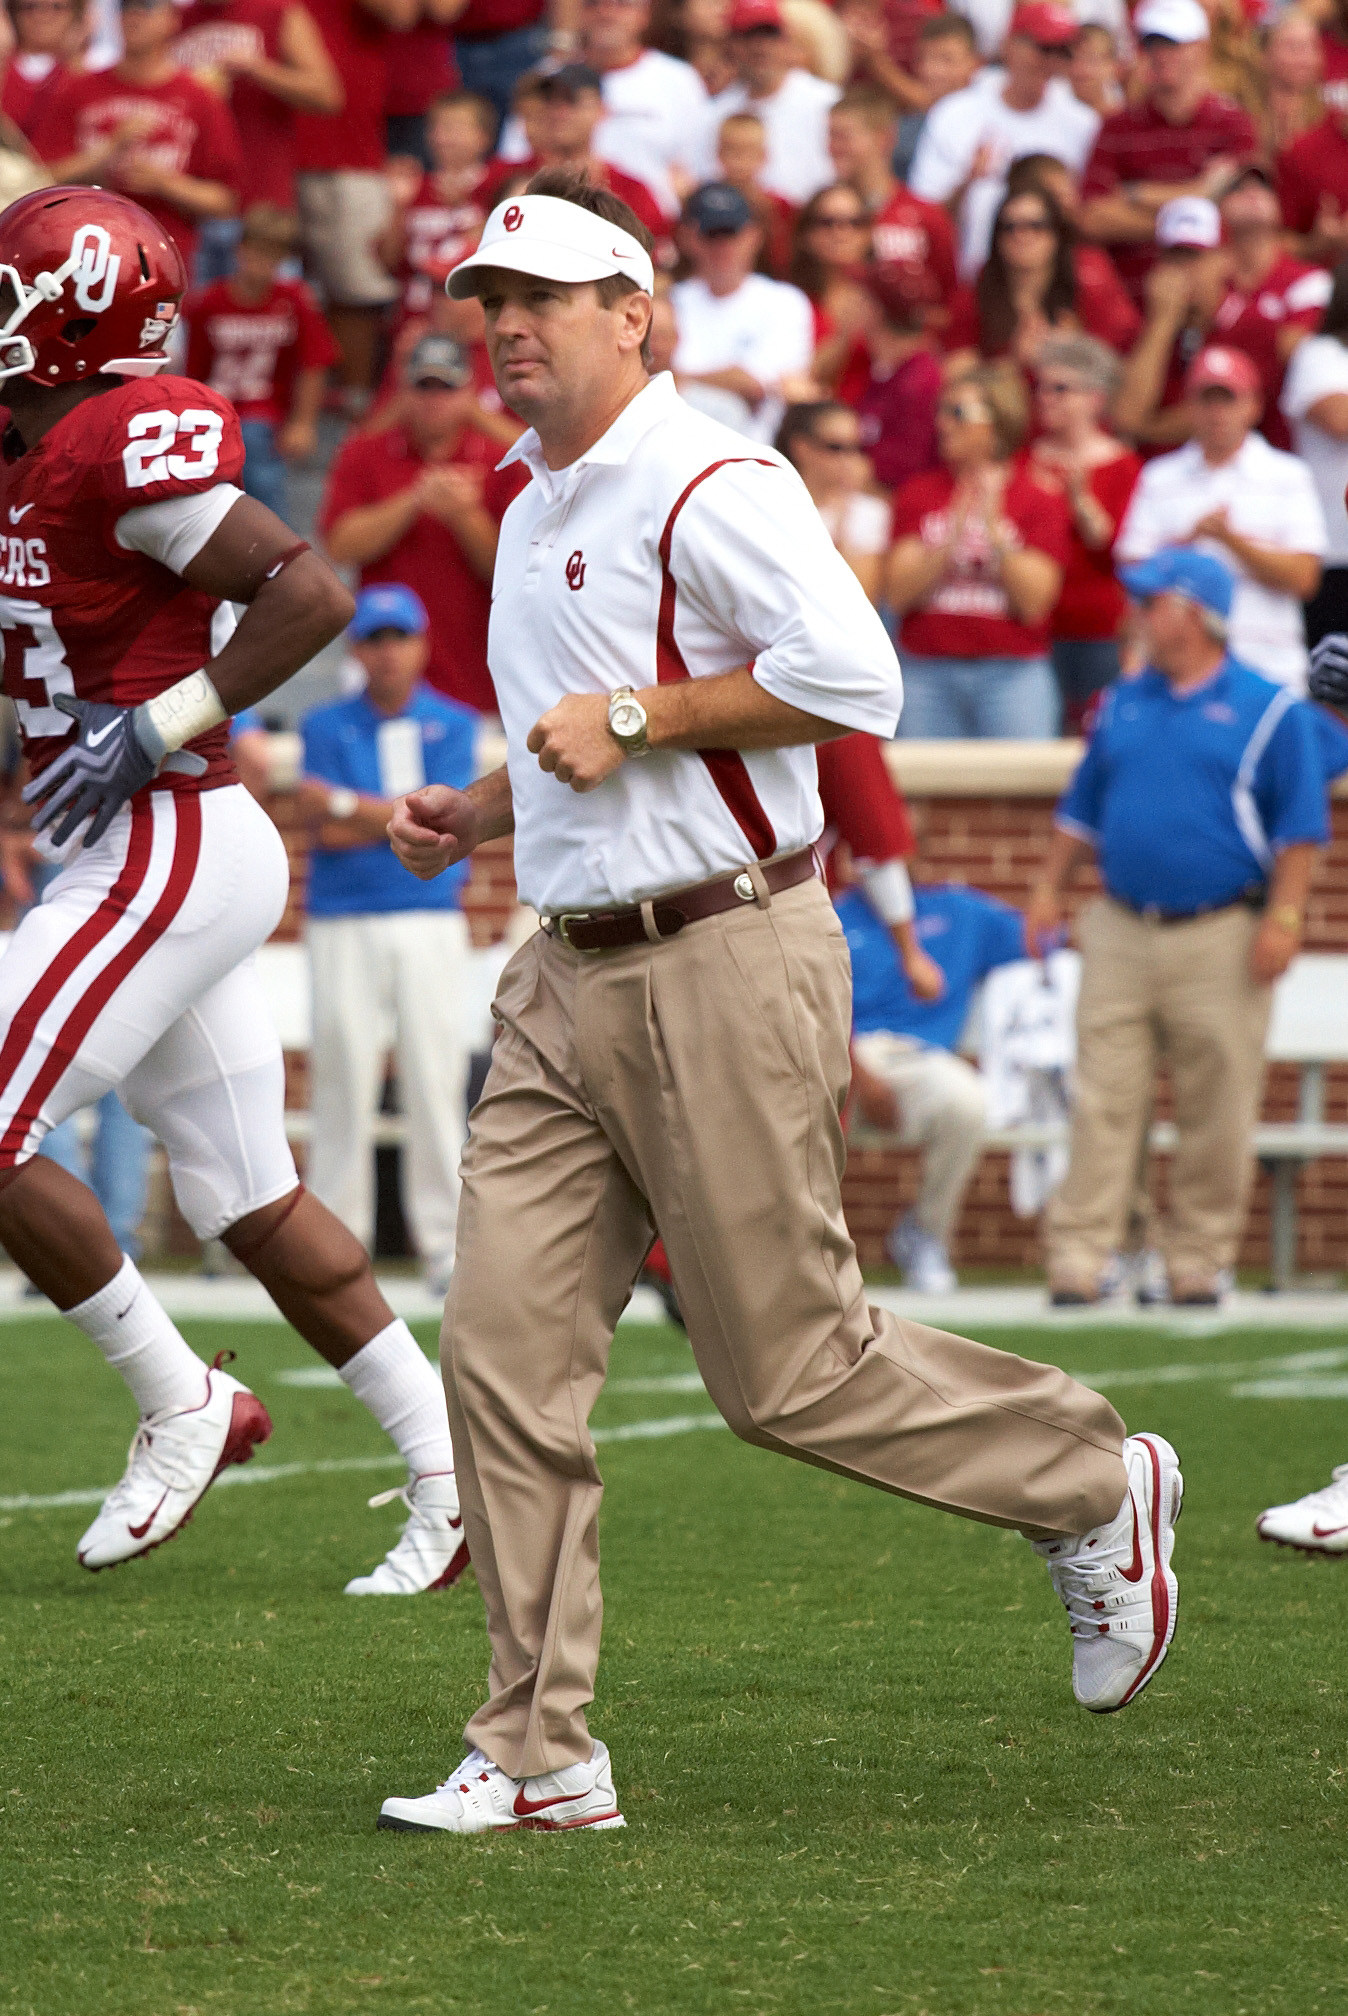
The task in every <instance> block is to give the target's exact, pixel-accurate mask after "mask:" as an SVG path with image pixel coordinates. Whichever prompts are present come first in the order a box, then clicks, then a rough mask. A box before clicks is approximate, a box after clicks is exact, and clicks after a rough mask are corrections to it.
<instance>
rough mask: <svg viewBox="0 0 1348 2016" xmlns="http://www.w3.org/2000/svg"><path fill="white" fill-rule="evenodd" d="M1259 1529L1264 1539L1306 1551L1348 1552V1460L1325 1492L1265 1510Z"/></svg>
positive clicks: (1256, 1526)
mask: <svg viewBox="0 0 1348 2016" xmlns="http://www.w3.org/2000/svg"><path fill="white" fill-rule="evenodd" d="M1255 1531H1256V1532H1257V1533H1258V1535H1259V1538H1260V1539H1261V1540H1273V1541H1276V1542H1277V1544H1278V1546H1279V1547H1299V1548H1300V1549H1301V1551H1302V1553H1303V1554H1348V1463H1340V1464H1339V1466H1338V1468H1337V1469H1336V1470H1335V1472H1334V1478H1333V1482H1332V1483H1330V1484H1326V1485H1325V1487H1324V1489H1323V1490H1322V1491H1308V1492H1307V1494H1306V1496H1305V1497H1304V1498H1296V1499H1293V1501H1292V1503H1291V1504H1290V1505H1273V1506H1271V1507H1270V1508H1269V1510H1268V1511H1267V1512H1261V1513H1260V1514H1259V1517H1258V1519H1257V1520H1256V1521H1255Z"/></svg>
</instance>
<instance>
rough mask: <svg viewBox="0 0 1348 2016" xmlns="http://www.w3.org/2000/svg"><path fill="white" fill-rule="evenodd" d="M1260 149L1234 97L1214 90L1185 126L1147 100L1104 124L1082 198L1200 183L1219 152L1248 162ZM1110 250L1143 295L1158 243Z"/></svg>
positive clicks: (1251, 124)
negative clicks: (1135, 185) (1131, 186)
mask: <svg viewBox="0 0 1348 2016" xmlns="http://www.w3.org/2000/svg"><path fill="white" fill-rule="evenodd" d="M1261 152H1262V149H1261V147H1260V144H1259V138H1258V135H1257V134H1256V132H1255V130H1254V121H1253V120H1252V119H1251V117H1250V115H1249V113H1248V112H1247V111H1246V110H1245V109H1244V107H1243V106H1241V105H1237V104H1236V102H1235V100H1234V99H1233V98H1223V97H1221V96H1219V94H1218V93H1217V92H1215V91H1210V92H1209V93H1208V94H1207V96H1206V97H1205V98H1201V99H1200V100H1199V102H1198V104H1197V106H1196V107H1195V109H1194V115H1193V118H1192V119H1190V120H1189V121H1188V122H1187V123H1186V124H1185V125H1183V126H1172V125H1171V124H1170V121H1169V120H1168V119H1164V118H1162V116H1161V114H1160V113H1159V112H1158V111H1157V110H1156V108H1155V106H1154V105H1153V104H1152V102H1151V100H1150V99H1149V98H1144V99H1143V101H1142V103H1141V104H1140V105H1129V106H1126V107H1125V108H1124V110H1123V111H1122V112H1111V113H1110V115H1109V117H1108V118H1107V119H1106V120H1105V122H1104V124H1103V126H1101V128H1100V131H1099V133H1098V134H1097V136H1096V141H1095V148H1094V151H1093V152H1092V154H1091V158H1090V160H1089V161H1088V162H1087V163H1086V172H1085V174H1084V176H1083V177H1082V181H1081V197H1082V201H1083V202H1086V203H1089V202H1090V200H1091V199H1092V197H1095V196H1112V195H1114V194H1115V193H1116V191H1117V190H1119V189H1120V188H1122V187H1123V186H1124V184H1125V183H1128V182H1195V181H1197V180H1198V178H1199V176H1200V175H1201V174H1202V173H1203V170H1204V169H1205V168H1206V167H1207V165H1208V163H1209V162H1210V161H1212V160H1214V159H1215V158H1216V157H1217V156H1218V155H1230V156H1231V158H1232V159H1233V160H1235V161H1244V160H1249V159H1253V158H1256V157H1257V156H1258V155H1259V154H1260V153H1261ZM1111 249H1112V251H1113V255H1114V261H1115V264H1116V265H1117V266H1118V269H1119V272H1120V273H1121V274H1122V275H1123V278H1124V280H1125V281H1126V282H1127V283H1128V286H1129V287H1130V288H1131V289H1132V291H1133V293H1134V294H1135V295H1136V296H1137V297H1138V299H1141V291H1142V282H1143V280H1144V279H1145V278H1146V276H1147V273H1148V272H1149V271H1150V269H1151V266H1152V263H1153V261H1154V259H1155V257H1156V250H1155V247H1154V246H1153V245H1152V243H1151V242H1150V240H1148V241H1146V242H1145V243H1139V244H1135V245H1129V244H1120V245H1115V246H1113V247H1112V248H1111Z"/></svg>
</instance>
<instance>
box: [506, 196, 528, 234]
mask: <svg viewBox="0 0 1348 2016" xmlns="http://www.w3.org/2000/svg"><path fill="white" fill-rule="evenodd" d="M501 222H502V223H503V224H504V225H505V228H506V230H507V231H518V230H519V228H520V225H521V224H522V223H523V222H524V212H523V211H522V210H521V209H520V208H519V206H518V204H515V203H512V204H511V206H510V208H509V209H508V210H507V211H506V213H505V216H504V217H503V218H502V219H501Z"/></svg>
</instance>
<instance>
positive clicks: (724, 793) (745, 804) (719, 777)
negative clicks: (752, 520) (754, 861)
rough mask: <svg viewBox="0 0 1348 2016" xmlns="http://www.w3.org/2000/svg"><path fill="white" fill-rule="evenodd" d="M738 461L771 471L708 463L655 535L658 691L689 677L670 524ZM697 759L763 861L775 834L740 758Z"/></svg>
mask: <svg viewBox="0 0 1348 2016" xmlns="http://www.w3.org/2000/svg"><path fill="white" fill-rule="evenodd" d="M742 462H756V463H757V464H758V466H759V468H760V469H772V468H774V467H775V466H776V465H775V464H774V463H772V462H768V461H766V460H765V459H764V458H763V456H761V455H725V456H723V457H722V458H721V460H720V461H719V462H713V463H711V464H710V466H709V467H708V468H706V469H703V470H702V471H701V473H700V474H699V475H697V476H694V478H693V480H692V482H691V483H689V484H688V485H687V487H686V488H685V490H684V491H683V493H682V495H681V496H680V497H679V498H678V500H677V502H676V503H675V505H674V509H673V510H672V511H671V512H670V514H669V516H668V518H666V520H665V529H664V531H663V532H662V533H661V534H660V615H659V619H658V621H657V623H656V628H655V676H656V679H657V681H658V683H659V684H660V685H661V686H672V685H674V684H675V682H676V681H678V680H680V679H688V678H691V676H692V675H691V673H690V672H689V670H688V667H687V665H686V664H685V663H684V657H683V653H682V651H680V649H679V647H678V643H677V641H676V639H675V636H674V606H675V603H676V602H677V600H678V594H679V584H678V582H677V581H676V580H675V579H674V570H673V568H672V566H671V565H670V557H669V556H670V552H671V550H672V548H673V544H674V525H675V521H676V520H677V518H678V515H679V513H680V511H682V509H683V507H684V505H685V504H686V503H687V502H688V499H689V498H690V497H691V496H692V494H693V492H694V490H696V489H697V486H698V484H699V483H705V482H706V480H707V478H708V477H709V476H714V475H715V474H716V472H717V470H718V469H725V468H729V467H731V466H732V465H738V464H739V463H742ZM697 753H698V755H699V756H700V757H701V758H702V761H703V762H704V763H705V764H706V766H707V769H708V771H709V772H710V774H711V781H712V783H713V784H714V785H715V786H716V788H717V790H718V791H719V792H720V794H721V797H722V798H723V800H724V801H725V804H726V806H727V808H728V810H729V811H730V813H731V815H732V816H733V818H734V820H735V823H736V825H737V826H738V827H739V829H740V831H741V833H743V835H744V837H745V839H746V840H747V841H748V842H749V845H750V846H751V847H752V848H753V850H754V853H755V855H756V856H757V857H758V859H759V860H760V861H765V860H766V859H767V858H768V857H769V855H772V854H775V853H776V852H777V835H776V833H775V832H774V831H773V826H772V821H771V820H770V819H769V818H768V815H767V813H766V812H765V811H764V810H763V804H762V801H761V799H760V798H759V795H758V793H757V791H755V789H754V786H753V780H752V778H751V777H750V775H749V771H748V768H747V766H746V764H745V761H744V758H743V757H742V756H741V755H740V752H739V750H738V749H699V750H698V752H697Z"/></svg>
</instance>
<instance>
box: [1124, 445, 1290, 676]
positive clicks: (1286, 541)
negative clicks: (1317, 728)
mask: <svg viewBox="0 0 1348 2016" xmlns="http://www.w3.org/2000/svg"><path fill="white" fill-rule="evenodd" d="M1218 510H1225V512H1226V514H1227V522H1228V523H1229V524H1230V525H1231V527H1232V529H1233V530H1234V531H1236V532H1241V533H1243V534H1244V535H1245V537H1246V538H1247V539H1258V540H1259V541H1261V542H1262V544H1264V545H1266V546H1274V547H1277V548H1279V549H1280V550H1281V551H1282V552H1284V553H1314V554H1315V555H1316V556H1317V558H1320V559H1323V558H1324V556H1325V554H1326V552H1327V551H1328V550H1329V537H1328V534H1327V532H1326V530H1325V519H1324V513H1323V511H1322V510H1321V508H1320V500H1319V498H1318V496H1317V495H1316V491H1315V479H1314V478H1313V476H1312V475H1311V472H1310V470H1309V469H1308V468H1307V467H1306V464H1305V463H1304V462H1302V461H1301V460H1300V459H1299V458H1298V457H1297V456H1295V455H1287V454H1284V452H1283V451H1282V449H1281V448H1271V447H1270V446H1269V444H1268V442H1267V441H1266V440H1265V439H1264V437H1263V435H1262V434H1247V435H1246V437H1245V440H1244V443H1243V444H1242V446H1241V449H1240V452H1239V453H1238V454H1236V455H1234V456H1233V457H1232V459H1231V460H1230V461H1229V462H1223V463H1222V464H1221V465H1220V467H1218V468H1216V469H1214V468H1212V466H1211V465H1210V464H1209V463H1208V461H1207V460H1206V458H1205V457H1204V454H1203V451H1202V449H1201V448H1200V447H1199V446H1198V443H1197V442H1196V441H1190V442H1188V443H1187V444H1186V445H1185V446H1184V447H1183V448H1177V449H1176V450H1175V451H1174V453H1173V454H1171V455H1158V456H1157V457H1156V459H1155V460H1154V461H1152V462H1148V463H1146V464H1145V465H1144V467H1143V470H1142V474H1141V476H1140V477H1139V478H1138V482H1137V488H1136V490H1134V492H1133V498H1132V502H1131V503H1130V504H1129V506H1128V509H1127V511H1126V513H1125V514H1124V520H1123V524H1122V526H1121V527H1120V528H1119V536H1118V538H1117V540H1116V541H1115V545H1114V559H1115V562H1116V564H1117V563H1122V564H1126V563H1127V562H1129V561H1132V560H1148V559H1150V557H1151V555H1152V554H1153V553H1155V552H1156V551H1157V550H1158V548H1160V547H1162V546H1174V545H1180V544H1183V543H1186V542H1187V540H1188V538H1189V534H1190V533H1191V532H1192V531H1193V528H1194V526H1195V525H1196V524H1197V523H1198V521H1199V519H1200V518H1206V517H1207V515H1208V513H1209V512H1210V511H1218ZM1194 543H1195V545H1196V546H1197V547H1198V549H1199V551H1200V552H1202V553H1212V554H1215V555H1216V557H1217V559H1219V560H1221V561H1222V562H1224V564H1225V565H1226V566H1227V567H1229V568H1230V569H1231V571H1232V573H1233V574H1234V575H1235V577H1236V593H1235V598H1234V600H1233V601H1232V604H1231V620H1230V624H1229V625H1228V630H1227V637H1228V642H1229V643H1230V646H1231V655H1232V657H1233V658H1239V659H1240V660H1241V661H1242V663H1243V664H1246V665H1249V666H1250V667H1251V668H1252V669H1253V670H1254V671H1256V672H1262V673H1263V675H1264V677H1265V678H1266V679H1275V680H1276V681H1277V682H1278V684H1279V685H1280V686H1290V687H1291V688H1292V689H1293V691H1294V692H1297V693H1304V692H1305V690H1306V668H1307V664H1308V659H1307V653H1306V634H1305V629H1304V627H1303V624H1302V617H1301V604H1300V603H1299V602H1298V601H1297V599H1296V597H1295V596H1294V595H1284V594H1280V593H1279V592H1278V591H1277V590H1276V589H1273V588H1262V587H1260V585H1259V583H1258V582H1257V581H1254V580H1251V578H1250V576H1249V575H1248V574H1247V573H1246V572H1245V571H1244V569H1243V568H1242V567H1241V565H1240V563H1239V561H1238V560H1237V559H1236V557H1235V555H1234V554H1233V553H1232V552H1230V551H1229V549H1228V548H1227V547H1225V546H1223V545H1221V544H1219V542H1218V541H1217V540H1215V539H1198V540H1196V541H1195V542H1194Z"/></svg>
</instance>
